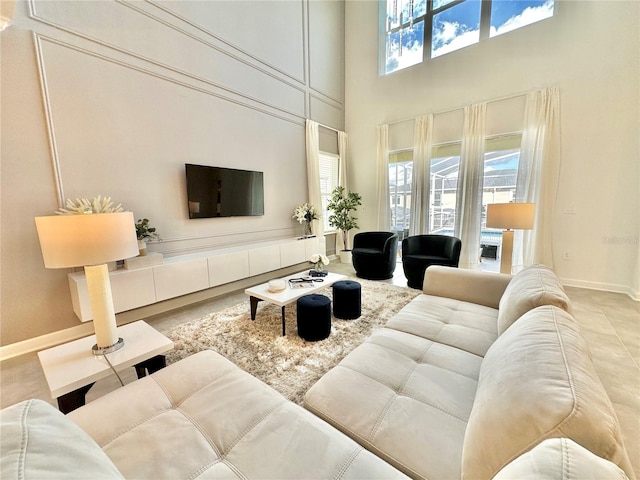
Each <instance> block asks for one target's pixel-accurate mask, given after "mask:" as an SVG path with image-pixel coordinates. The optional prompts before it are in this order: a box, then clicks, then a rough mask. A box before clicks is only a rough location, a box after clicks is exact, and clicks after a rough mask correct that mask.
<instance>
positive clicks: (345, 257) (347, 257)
mask: <svg viewBox="0 0 640 480" xmlns="http://www.w3.org/2000/svg"><path fill="white" fill-rule="evenodd" d="M340 263H351V250H340Z"/></svg>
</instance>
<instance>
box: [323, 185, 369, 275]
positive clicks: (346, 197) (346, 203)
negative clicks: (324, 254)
mask: <svg viewBox="0 0 640 480" xmlns="http://www.w3.org/2000/svg"><path fill="white" fill-rule="evenodd" d="M361 200H362V197H361V196H360V194H358V193H355V192H346V191H345V188H344V187H336V188H335V189H334V190H333V192H331V200H330V201H329V204H328V205H327V210H330V211H332V212H333V213H332V214H331V215H329V225H331V226H332V227H335V228H337V229H339V230H340V231H341V232H342V245H343V250H341V251H340V261H341V262H342V263H351V249H350V248H349V230H351V229H352V228H358V223H357V220H358V219H357V218H356V217H354V216H353V214H352V213H351V212H355V211H356V208H357V207H358V205H362V203H361Z"/></svg>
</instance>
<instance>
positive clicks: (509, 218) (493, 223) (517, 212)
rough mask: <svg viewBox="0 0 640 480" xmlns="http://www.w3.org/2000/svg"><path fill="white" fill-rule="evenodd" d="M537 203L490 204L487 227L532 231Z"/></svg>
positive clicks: (488, 206)
mask: <svg viewBox="0 0 640 480" xmlns="http://www.w3.org/2000/svg"><path fill="white" fill-rule="evenodd" d="M535 206H536V205H535V203H490V204H488V205H487V227H491V228H503V229H515V230H531V229H532V228H533V216H534V213H535Z"/></svg>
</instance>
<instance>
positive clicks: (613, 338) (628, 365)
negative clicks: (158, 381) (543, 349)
mask: <svg viewBox="0 0 640 480" xmlns="http://www.w3.org/2000/svg"><path fill="white" fill-rule="evenodd" d="M485 267H487V268H488V269H492V265H485ZM330 268H331V270H332V271H335V272H339V273H344V274H353V273H354V272H353V268H352V267H351V265H344V264H340V263H332V264H331V265H330ZM386 282H388V283H391V284H395V285H399V286H406V280H405V278H404V274H403V273H402V267H401V265H399V268H398V269H397V270H396V274H395V275H394V277H393V278H392V279H389V280H386ZM566 290H567V294H568V295H569V297H570V298H571V301H572V305H573V313H574V316H575V317H576V319H577V321H578V322H579V323H580V325H581V326H582V329H583V334H584V336H585V338H586V340H587V343H588V344H589V348H590V350H591V354H592V359H593V362H594V364H595V367H596V370H597V372H598V374H599V375H600V378H601V380H602V383H603V384H604V387H605V389H606V390H607V393H608V394H609V397H610V399H611V402H612V403H613V406H614V408H615V410H616V414H617V416H618V418H619V420H620V423H621V425H622V434H623V437H624V440H625V444H626V447H627V450H628V452H629V456H630V457H631V462H632V464H633V466H634V469H635V472H636V476H637V477H639V478H640V302H634V301H633V300H631V299H630V298H629V297H627V296H626V295H623V294H617V293H610V292H600V291H594V290H586V289H581V288H572V287H568V288H567V289H566ZM239 302H247V308H249V304H248V301H247V298H246V296H245V295H244V293H243V292H242V291H239V292H236V293H232V294H229V295H225V296H223V297H218V298H216V299H212V300H207V301H204V302H200V303H198V304H194V305H191V306H188V307H183V308H180V309H177V310H174V311H171V312H168V313H164V314H160V315H155V316H153V317H149V318H148V319H146V321H147V322H148V323H150V324H151V325H153V326H154V327H155V328H157V329H158V330H160V331H166V330H168V329H170V328H171V327H172V326H174V325H176V324H179V323H182V322H185V321H188V320H191V319H194V318H200V317H201V316H204V315H205V314H207V313H209V312H212V311H216V310H221V309H224V308H226V307H228V306H231V305H235V304H237V303H239ZM129 370H130V371H127V372H126V373H125V374H124V375H122V378H123V380H124V382H125V383H129V382H132V381H134V380H135V372H134V370H133V368H131V369H129ZM118 386H119V383H118V381H117V379H116V378H115V376H112V377H110V378H108V379H104V380H101V381H99V382H97V383H96V385H95V386H94V387H93V388H92V389H91V390H90V392H89V394H88V395H87V401H91V400H92V399H95V398H97V397H99V396H100V395H103V394H104V393H107V392H109V391H111V390H113V389H116V388H118ZM27 398H41V399H43V400H46V401H49V402H51V403H52V404H55V401H54V400H52V399H51V398H50V395H49V391H48V389H47V385H46V381H45V379H44V375H43V373H42V370H41V368H40V364H39V363H38V359H37V355H36V354H35V353H31V354H27V355H23V356H20V357H17V358H13V359H9V360H5V361H4V362H2V363H0V406H1V407H5V406H8V405H12V404H14V403H16V402H19V401H21V400H23V399H27Z"/></svg>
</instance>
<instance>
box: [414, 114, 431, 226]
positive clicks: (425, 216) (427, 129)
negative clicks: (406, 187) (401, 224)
mask: <svg viewBox="0 0 640 480" xmlns="http://www.w3.org/2000/svg"><path fill="white" fill-rule="evenodd" d="M432 131H433V114H429V115H421V116H419V117H416V119H415V124H414V129H413V171H412V177H411V218H410V221H409V235H420V234H423V233H427V232H428V231H429V197H430V194H431V191H430V189H431V182H429V173H430V163H429V162H430V161H431V149H432V142H431V138H432ZM425 179H426V181H425Z"/></svg>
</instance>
